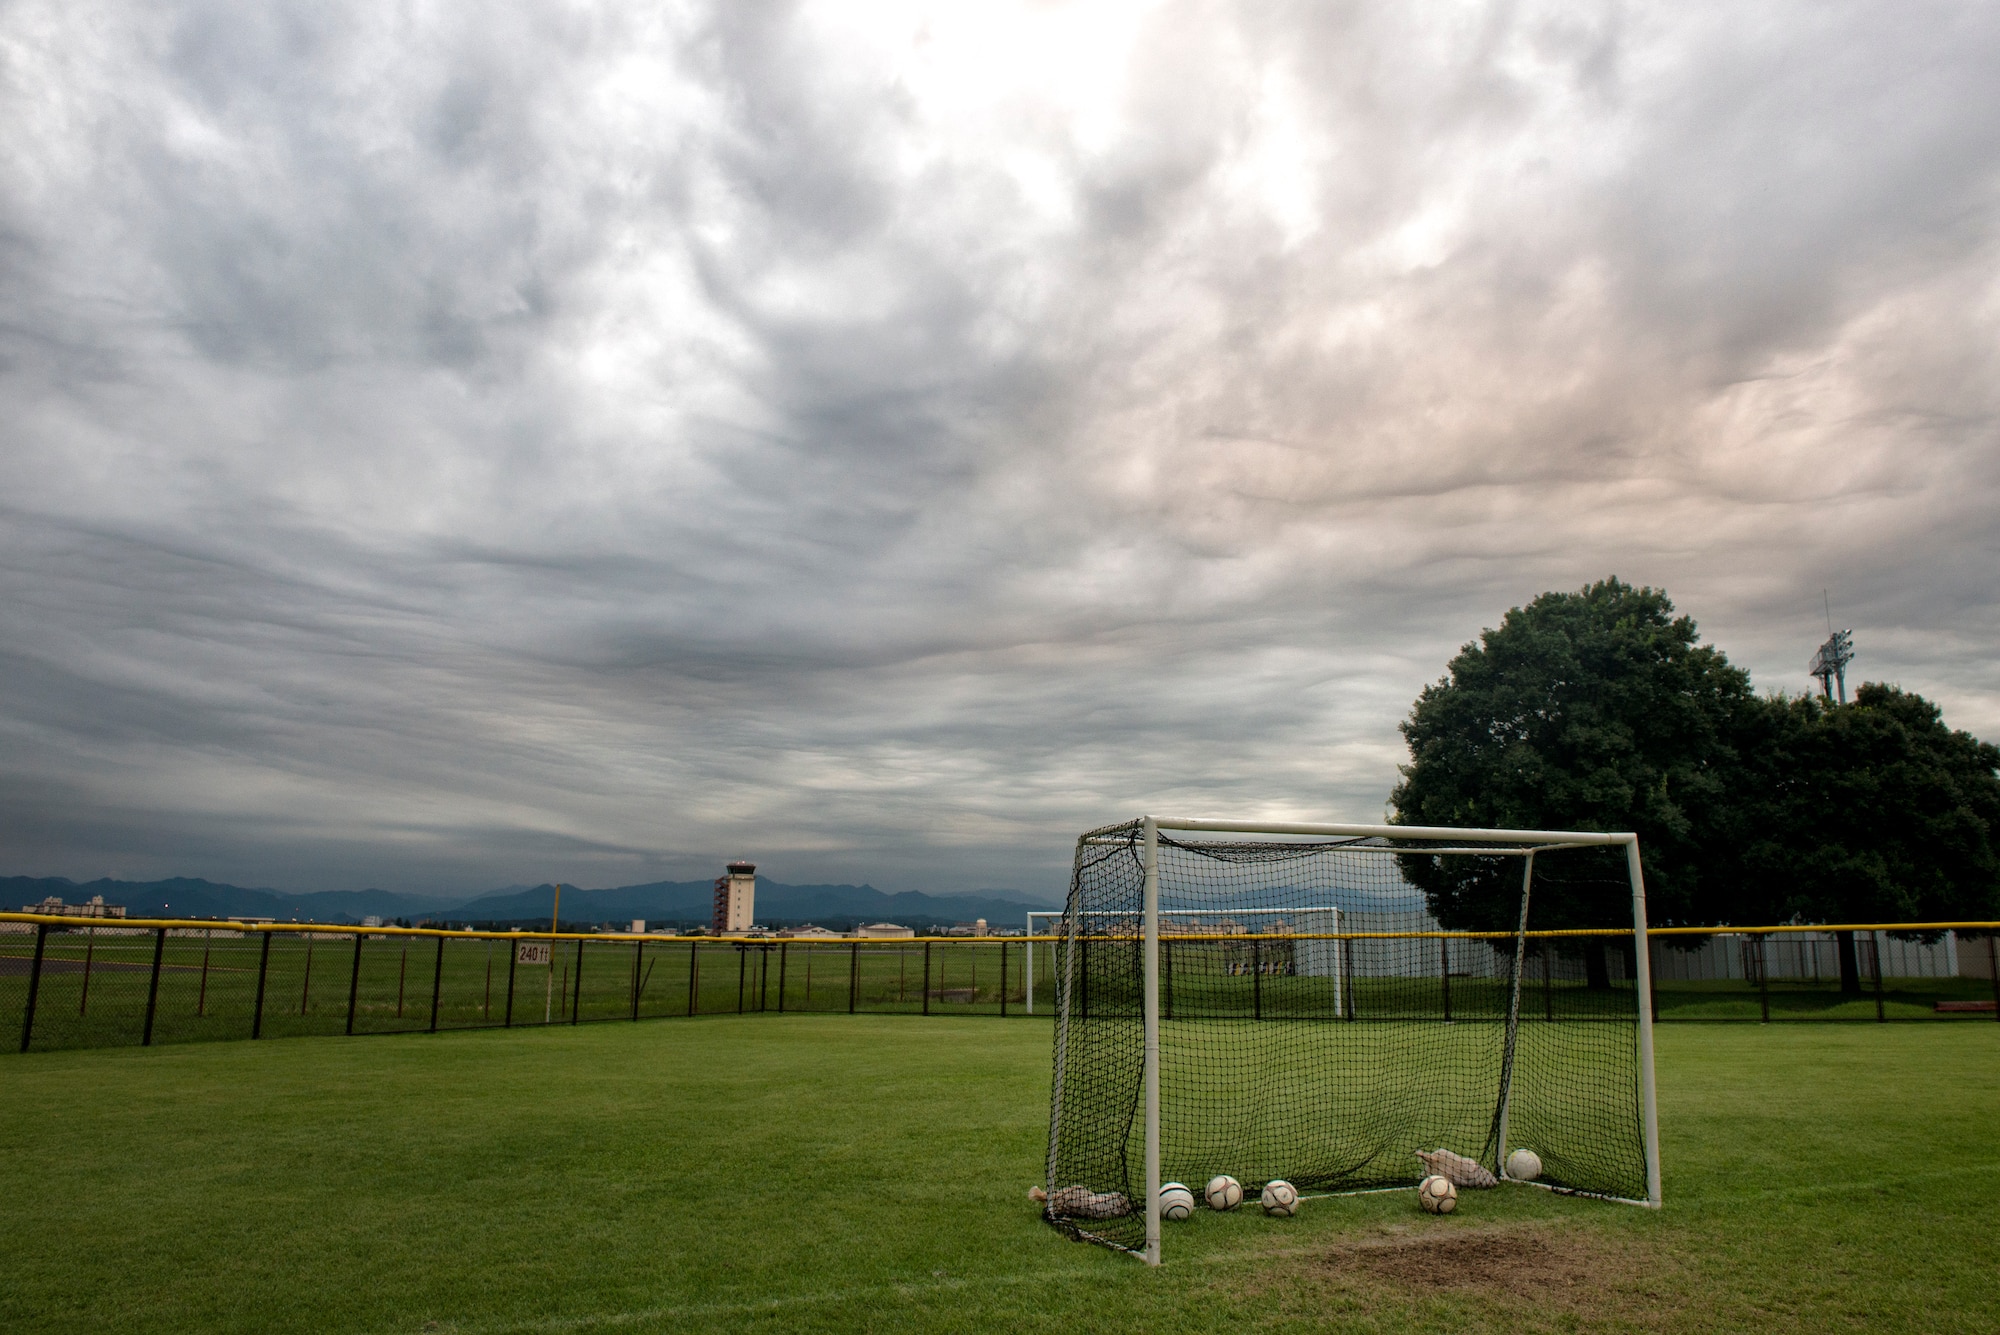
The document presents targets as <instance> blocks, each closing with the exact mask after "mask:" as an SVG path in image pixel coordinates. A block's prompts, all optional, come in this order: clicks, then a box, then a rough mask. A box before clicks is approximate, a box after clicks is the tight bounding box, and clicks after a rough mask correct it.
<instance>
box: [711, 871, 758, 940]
mask: <svg viewBox="0 0 2000 1335" xmlns="http://www.w3.org/2000/svg"><path fill="white" fill-rule="evenodd" d="M756 921H757V864H756V863H754V862H732V863H730V864H729V874H728V875H726V876H718V877H716V878H715V916H714V918H713V920H712V921H711V923H710V927H711V928H712V930H713V931H714V932H715V934H716V935H717V936H725V935H730V934H733V933H736V932H747V931H749V930H750V928H751V927H752V925H754V924H755V923H756Z"/></svg>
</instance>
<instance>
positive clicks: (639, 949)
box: [632, 941, 646, 1020]
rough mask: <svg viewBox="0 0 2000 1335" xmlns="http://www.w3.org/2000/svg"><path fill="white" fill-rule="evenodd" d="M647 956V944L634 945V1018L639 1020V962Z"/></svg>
mask: <svg viewBox="0 0 2000 1335" xmlns="http://www.w3.org/2000/svg"><path fill="white" fill-rule="evenodd" d="M645 954H646V943H645V942H644V941H634V942H633V943H632V1018H633V1019H635V1020H636V1019H638V1018H639V962H640V960H641V959H643V958H644V956H645Z"/></svg>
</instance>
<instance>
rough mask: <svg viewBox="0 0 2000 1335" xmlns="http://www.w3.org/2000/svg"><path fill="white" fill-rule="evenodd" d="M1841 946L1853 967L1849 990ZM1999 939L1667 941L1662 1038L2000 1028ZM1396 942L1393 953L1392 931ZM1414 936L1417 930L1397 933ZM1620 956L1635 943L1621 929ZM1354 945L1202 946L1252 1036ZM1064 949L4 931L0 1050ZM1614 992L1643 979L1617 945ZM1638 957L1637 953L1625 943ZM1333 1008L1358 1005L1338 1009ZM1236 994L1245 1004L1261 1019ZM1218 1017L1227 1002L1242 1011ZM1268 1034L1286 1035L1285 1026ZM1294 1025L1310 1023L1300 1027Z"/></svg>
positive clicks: (318, 932)
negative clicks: (1824, 1027)
mask: <svg viewBox="0 0 2000 1335" xmlns="http://www.w3.org/2000/svg"><path fill="white" fill-rule="evenodd" d="M1842 931H1845V932H1846V933H1847V934H1848V939H1849V940H1850V941H1851V943H1852V952H1853V953H1852V959H1853V962H1854V966H1855V967H1854V970H1853V972H1852V974H1851V976H1850V979H1849V982H1850V984H1858V986H1859V990H1858V991H1855V990H1849V991H1847V992H1843V991H1841V984H1840V973H1841V970H1840V963H1839V957H1840V952H1841V949H1842V941H1841V938H1840V936H1839V933H1840V932H1842ZM1996 931H2000V924H1992V923H1958V924H1863V925H1858V926H1856V927H1853V928H1846V929H1841V928H1827V927H1810V928H1808V927H1781V928H1699V929H1692V928H1665V929H1659V930H1656V931H1655V932H1653V933H1652V934H1651V935H1650V937H1649V950H1650V953H1651V956H1652V963H1653V978H1654V980H1655V984H1654V992H1653V1009H1654V1012H1655V1015H1656V1017H1657V1018H1658V1019H1660V1020H1662V1021H1676V1020H1748V1021H1758V1020H1762V1021H1766V1022H1779V1021H1787V1020H1875V1021H1884V1022H1886V1021H1890V1020H1905V1019H1933V1018H1937V1019H1956V1020H1964V1019H1979V1018H2000V978H1997V977H1996V976H1995V975H1996V974H2000V968H1996V967H1995V966H1996V964H2000V950H1996V938H1995V935H1994V934H1995V932H1996ZM1376 935H1379V934H1376ZM1401 935H1410V934H1401ZM1414 935H1422V936H1436V937H1438V938H1440V940H1439V947H1438V950H1437V952H1436V956H1435V958H1436V960H1437V982H1438V985H1439V987H1438V990H1439V995H1440V1001H1441V1004H1442V1006H1443V1008H1444V1009H1443V1011H1442V1013H1443V1014H1446V1015H1449V1014H1450V1013H1451V1006H1452V1002H1451V998H1452V996H1453V992H1452V988H1453V986H1454V984H1453V980H1454V979H1459V980H1460V982H1459V983H1458V984H1457V986H1458V987H1459V989H1460V991H1459V994H1458V995H1459V996H1460V998H1461V1005H1463V1004H1464V1002H1465V1001H1466V999H1468V998H1470V997H1471V996H1472V995H1473V994H1474V993H1476V992H1477V991H1478V990H1479V989H1480V988H1482V987H1484V988H1486V989H1488V990H1491V989H1492V988H1494V987H1505V986H1507V983H1506V980H1507V979H1508V978H1509V977H1511V970H1512V950H1513V946H1512V942H1513V937H1512V936H1511V935H1504V936H1493V937H1486V936H1480V935H1477V934H1468V933H1449V932H1435V933H1416V934H1414ZM1588 935H1589V934H1587V933H1586V934H1578V933H1529V938H1530V939H1529V941H1528V943H1527V950H1526V951H1525V954H1524V971H1523V976H1522V980H1521V982H1522V1005H1523V1007H1524V1008H1527V1009H1533V1008H1534V1007H1536V1006H1537V1005H1541V1006H1543V1007H1544V1008H1546V1009H1547V1010H1548V1011H1549V1013H1550V1014H1551V1015H1554V1014H1557V1013H1559V1012H1560V1010H1561V1009H1562V1008H1561V1007H1559V1006H1558V1005H1557V1002H1558V1000H1559V998H1558V995H1557V994H1558V993H1568V992H1571V991H1575V990H1578V989H1584V988H1587V987H1588V986H1589V984H1588V981H1587V970H1586V966H1585V960H1584V957H1583V954H1582V953H1581V950H1580V948H1579V945H1578V941H1579V939H1580V937H1583V936H1588ZM1609 935H1610V936H1623V934H1622V933H1612V934H1609ZM1279 937H1282V938H1284V939H1286V940H1287V941H1290V942H1300V941H1313V942H1319V941H1329V942H1339V943H1340V944H1341V949H1340V952H1339V954H1340V957H1341V958H1342V959H1343V960H1344V964H1343V966H1342V969H1341V975H1342V977H1344V978H1345V979H1347V980H1349V982H1348V983H1347V984H1342V983H1340V982H1339V981H1338V980H1337V979H1336V980H1332V981H1329V980H1317V981H1320V982H1325V983H1326V984H1327V986H1329V987H1334V988H1339V987H1342V986H1351V988H1352V991H1353V998H1354V999H1352V1000H1348V1001H1341V1000H1339V999H1338V998H1337V997H1336V1000H1334V1001H1333V1002H1330V1003H1329V1006H1328V1007H1322V1008H1321V1009H1327V1010H1329V1013H1332V1014H1344V1015H1348V1016H1352V1015H1355V1014H1359V1013H1362V1012H1363V1011H1364V1010H1365V1008H1366V1007H1367V999H1368V996H1369V992H1368V979H1369V978H1370V976H1371V975H1370V973H1369V965H1368V960H1369V958H1370V955H1369V948H1370V947H1371V946H1374V945H1377V944H1379V943H1378V942H1376V941H1374V940H1373V939H1371V934H1370V933H1368V932H1366V931H1353V932H1338V933H1295V932H1294V933H1281V934H1269V935H1268V936H1263V937H1260V936H1259V935H1257V934H1254V933H1252V934H1245V935H1243V936H1241V937H1237V938H1228V939H1225V938H1220V937H1218V938H1213V939H1211V941H1210V944H1208V945H1207V946H1203V945H1202V944H1200V943H1198V942H1195V941H1193V940H1188V941H1185V942H1183V941H1179V940H1177V941H1176V943H1175V949H1177V950H1202V949H1208V950H1211V951H1227V950H1231V949H1238V946H1236V945H1231V944H1230V942H1231V941H1232V940H1233V941H1236V942H1238V943H1240V946H1241V947H1243V949H1238V953H1241V954H1243V955H1244V958H1245V959H1246V960H1248V961H1250V963H1248V964H1246V965H1245V966H1244V967H1242V968H1241V969H1224V970H1222V971H1221V973H1222V975H1223V976H1225V977H1226V978H1228V979H1229V980H1230V981H1229V982H1227V983H1225V984H1223V986H1224V987H1225V988H1235V989H1236V990H1240V991H1242V992H1243V994H1244V998H1247V1001H1245V1003H1244V1004H1245V1010H1246V1014H1247V1016H1248V1017H1249V1018H1253V1019H1260V1018H1264V1017H1265V1014H1266V1008H1265V1007H1263V1006H1261V1005H1259V1004H1258V998H1259V997H1260V996H1261V995H1262V989H1263V988H1264V986H1265V980H1266V979H1267V978H1268V977H1269V976H1271V975H1273V974H1274V973H1290V972H1302V973H1311V972H1313V971H1312V970H1311V968H1309V967H1307V966H1305V965H1301V964H1300V963H1299V961H1300V960H1308V959H1310V958H1316V957H1315V956H1312V954H1311V951H1309V950H1300V949H1292V948H1289V947H1288V948H1286V949H1283V950H1278V949H1271V950H1262V949H1259V948H1258V946H1257V944H1256V943H1257V942H1258V941H1259V940H1269V939H1276V938H1279ZM1054 946H1055V942H1054V939H1053V938H1020V937H1014V938H994V937H980V938H964V937H942V938H915V939H901V940H898V939H839V940H824V939H769V938H747V939H736V938H711V937H694V938H688V937H662V936H629V935H611V934H605V935H587V934H578V933H552V932H454V931H445V930H441V929H436V928H387V927H385V928H353V927H342V926H334V925H317V924H289V923H286V924H236V923H212V922H199V921H186V920H117V919H114V920H103V919H79V918H64V917H50V916H45V915H37V914H14V913H7V914H0V1035H4V1036H9V1037H13V1036H18V1041H17V1042H9V1041H7V1038H5V1037H0V1050H14V1051H20V1052H27V1051H30V1050H48V1049H59V1048H82V1047H107V1046H121V1045H141V1046H144V1045H151V1044H155V1043H183V1042H197V1041H202V1040H209V1039H228V1038H269V1037H280V1036H293V1035H306V1034H385V1033H409V1032H418V1031H426V1032H436V1031H438V1030H443V1029H479V1028H515V1027H523V1026H536V1025H552V1024H580V1023H583V1022H585V1021H592V1022H596V1021H606V1020H628V1021H629V1020H642V1019H655V1018H663V1017H669V1016H699V1015H712V1014H724V1013H726V1014H744V1013H749V1012H760V1013H786V1012H794V1013H795V1012H807V1011H810V1012H823V1013H824V1012H832V1013H847V1014H907V1015H993V1016H1015V1015H1022V1014H1026V1013H1029V1010H1030V1007H1029V1004H1028V1003H1029V1002H1030V1000H1031V999H1032V998H1031V994H1030V992H1029V991H1028V986H1027V984H1028V976H1029V975H1028V967H1029V952H1031V951H1037V952H1040V957H1039V958H1038V959H1037V960H1036V961H1035V967H1036V969H1037V971H1038V972H1039V973H1040V974H1041V977H1042V979H1043V980H1044V981H1043V983H1042V987H1043V996H1042V997H1041V998H1039V1000H1040V1001H1041V1003H1042V1004H1041V1005H1039V1006H1037V1007H1034V1010H1036V1011H1038V1012H1039V1013H1040V1014H1042V1015H1047V1013H1048V1011H1049V1005H1048V1000H1049V998H1048V985H1047V980H1048V979H1049V978H1051V977H1053V973H1054V970H1053V966H1054V962H1055V961H1054V956H1053V950H1054ZM1605 949H1607V950H1609V956H1608V958H1607V959H1606V960H1605V963H1606V964H1607V966H1608V967H1607V969H1606V970H1605V976H1606V977H1607V978H1608V979H1609V980H1610V985H1611V986H1614V987H1621V988H1624V989H1627V990H1629V989H1630V988H1631V987H1632V981H1631V978H1632V969H1631V967H1630V965H1629V963H1628V962H1626V961H1625V960H1624V959H1622V958H1621V956H1620V955H1619V953H1618V949H1612V948H1610V947H1606V948H1605ZM1620 949H1629V938H1627V940H1626V943H1625V945H1624V946H1623V947H1620ZM1339 995H1345V994H1344V993H1341V994H1339ZM1244 998H1238V999H1237V1000H1244ZM1214 1004H1220V1005H1233V1004H1234V1002H1231V1001H1229V1000H1228V999H1227V998H1220V997H1218V998H1217V999H1215V1000H1214ZM1271 1014H1272V1017H1273V1018H1280V1017H1283V1015H1284V1013H1283V1012H1282V1011H1277V1010H1273V1011H1272V1012H1271ZM1288 1018H1298V1017H1297V1016H1290V1017H1288Z"/></svg>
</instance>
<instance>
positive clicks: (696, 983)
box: [688, 941, 701, 1015]
mask: <svg viewBox="0 0 2000 1335" xmlns="http://www.w3.org/2000/svg"><path fill="white" fill-rule="evenodd" d="M700 988H701V942H699V941H690V942H688V1014H689V1015H693V1014H694V1013H695V1005H696V1003H697V1002H699V1001H700V1000H701V996H700Z"/></svg>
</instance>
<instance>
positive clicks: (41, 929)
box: [21, 922, 49, 1052]
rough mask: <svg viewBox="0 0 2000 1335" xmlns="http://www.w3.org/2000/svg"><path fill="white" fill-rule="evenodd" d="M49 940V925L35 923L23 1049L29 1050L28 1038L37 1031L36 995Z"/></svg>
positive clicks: (22, 1033) (24, 1050)
mask: <svg viewBox="0 0 2000 1335" xmlns="http://www.w3.org/2000/svg"><path fill="white" fill-rule="evenodd" d="M48 941H49V925H48V924H47V923H45V922H38V923H36V924H35V962H34V963H33V964H30V965H29V966H28V1004H27V1006H26V1008H25V1009H23V1010H22V1012H21V1051H23V1052H26V1051H27V1050H28V1039H29V1038H30V1037H32V1036H33V1034H34V1032H35V995H36V994H37V993H39V992H40V991H41V990H42V952H43V950H44V949H45V948H46V947H47V945H48Z"/></svg>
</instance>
